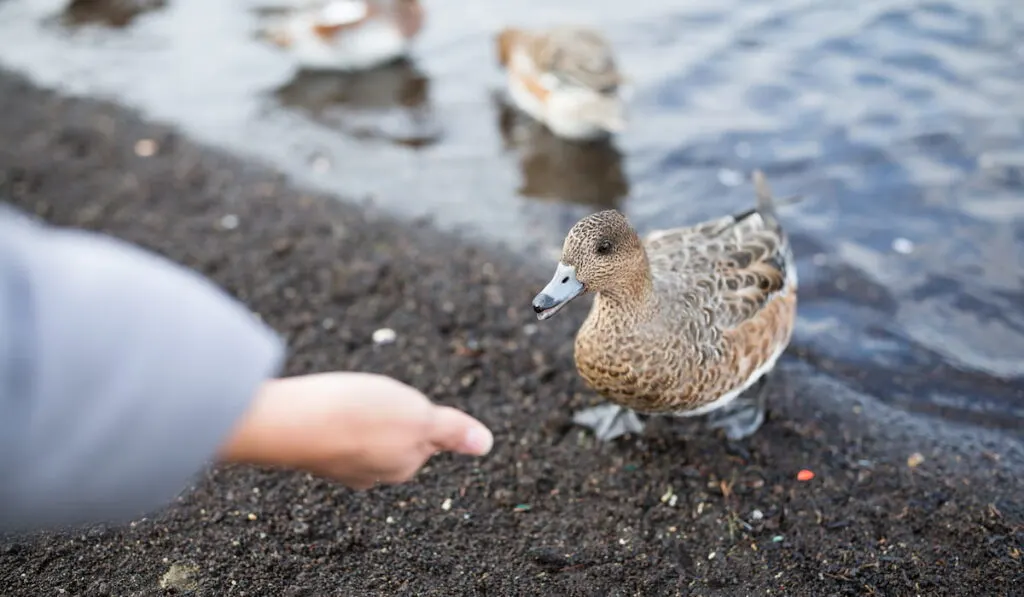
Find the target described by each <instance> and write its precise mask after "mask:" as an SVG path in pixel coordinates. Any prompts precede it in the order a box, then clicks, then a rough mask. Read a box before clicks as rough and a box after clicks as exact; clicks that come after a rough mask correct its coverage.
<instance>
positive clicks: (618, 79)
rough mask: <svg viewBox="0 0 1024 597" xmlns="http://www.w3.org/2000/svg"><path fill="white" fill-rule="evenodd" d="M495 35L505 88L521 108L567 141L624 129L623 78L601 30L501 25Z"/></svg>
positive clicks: (597, 137)
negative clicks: (599, 31)
mask: <svg viewBox="0 0 1024 597" xmlns="http://www.w3.org/2000/svg"><path fill="white" fill-rule="evenodd" d="M496 39H497V54H498V63H499V65H500V66H501V67H502V68H503V69H504V72H505V79H506V81H505V87H506V90H507V92H508V96H509V99H510V100H511V102H512V104H513V105H515V107H516V108H518V109H519V110H520V111H522V112H524V113H525V114H527V115H529V116H530V117H532V118H533V119H535V120H537V121H539V122H541V123H542V124H544V125H545V126H546V127H547V128H548V129H549V130H551V132H552V133H554V134H555V135H556V136H558V137H560V138H562V139H565V140H569V141H594V140H601V139H608V138H609V137H610V136H612V135H614V134H618V133H621V132H623V131H624V130H625V128H626V116H625V99H624V97H623V96H624V94H623V93H622V91H623V84H624V83H625V77H624V76H623V75H622V73H621V72H620V71H619V67H618V64H617V62H616V59H615V56H614V54H613V51H612V48H611V45H610V44H609V42H608V41H607V40H606V39H605V38H604V37H603V36H602V35H601V34H600V33H598V32H597V31H594V30H592V29H589V28H584V27H572V26H559V27H553V28H550V29H544V30H538V31H527V30H524V29H520V28H517V27H506V28H504V29H502V30H501V31H500V32H499V33H498V35H497V38H496Z"/></svg>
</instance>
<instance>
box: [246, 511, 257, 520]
mask: <svg viewBox="0 0 1024 597" xmlns="http://www.w3.org/2000/svg"><path fill="white" fill-rule="evenodd" d="M248 518H249V520H256V515H255V514H253V513H252V512H250V513H249V516H248Z"/></svg>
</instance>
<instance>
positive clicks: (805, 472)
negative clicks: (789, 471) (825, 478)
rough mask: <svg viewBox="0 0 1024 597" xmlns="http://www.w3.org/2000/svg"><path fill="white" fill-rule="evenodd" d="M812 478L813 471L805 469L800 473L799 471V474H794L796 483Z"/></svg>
mask: <svg viewBox="0 0 1024 597" xmlns="http://www.w3.org/2000/svg"><path fill="white" fill-rule="evenodd" d="M813 478H814V472H813V471H809V470H807V469H803V470H802V471H800V472H799V473H797V474H796V480H797V481H810V480H811V479H813Z"/></svg>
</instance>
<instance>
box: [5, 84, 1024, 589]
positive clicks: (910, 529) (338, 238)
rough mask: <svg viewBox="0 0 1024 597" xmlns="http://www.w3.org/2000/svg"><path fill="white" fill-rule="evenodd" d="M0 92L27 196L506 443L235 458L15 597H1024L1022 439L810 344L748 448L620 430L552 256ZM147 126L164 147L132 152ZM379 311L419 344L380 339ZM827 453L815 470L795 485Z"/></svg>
mask: <svg viewBox="0 0 1024 597" xmlns="http://www.w3.org/2000/svg"><path fill="white" fill-rule="evenodd" d="M0 104H2V105H3V106H4V109H3V110H2V111H0V137H3V138H4V139H5V146H4V147H2V148H0V174H3V178H0V193H2V194H3V195H4V199H5V200H11V201H12V203H13V204H14V205H15V206H16V207H19V208H22V209H27V210H30V211H32V212H34V213H36V214H37V215H39V216H41V217H43V218H44V219H46V220H48V221H50V222H53V223H55V224H58V225H63V226H74V227H81V228H87V229H92V230H97V231H100V232H104V233H109V234H113V235H115V236H118V237H120V238H123V239H126V240H129V241H131V242H135V243H137V244H140V245H142V246H145V247H147V248H149V249H151V250H155V251H157V252H159V253H161V254H164V255H165V256H168V257H170V258H171V259H173V260H175V261H177V262H179V263H183V264H185V265H187V266H189V267H192V268H194V269H197V270H199V271H201V272H203V273H205V274H206V275H208V276H210V277H211V278H212V279H214V280H215V281H216V282H217V283H218V284H219V285H221V286H222V287H223V288H225V289H227V290H228V292H230V293H232V294H233V295H235V296H237V297H238V298H240V299H241V300H242V301H244V302H245V303H247V304H248V305H249V306H250V308H252V309H253V310H254V311H255V312H257V313H259V314H260V315H261V316H262V317H263V318H264V320H265V321H267V322H268V323H269V324H270V325H272V326H273V327H274V328H275V329H277V330H278V331H279V332H280V333H282V334H284V335H285V336H286V337H287V338H288V341H289V346H290V356H289V360H288V364H287V373H289V374H297V373H306V372H313V371H324V370H330V369H339V368H340V369H363V370H369V371H376V372H380V373H386V374H389V375H392V376H395V377H397V378H399V379H401V380H402V381H405V382H407V383H411V384H412V385H415V386H416V387H418V388H420V389H421V390H423V391H425V392H426V393H428V395H431V396H432V397H433V398H434V399H435V400H437V401H438V402H442V403H445V404H451V405H453V406H457V407H460V408H463V409H465V410H467V411H468V412H470V413H471V414H473V415H474V416H477V417H479V418H480V419H481V420H483V421H484V422H485V423H486V424H488V425H490V426H491V427H492V429H494V431H495V437H496V443H495V449H494V451H493V452H492V454H491V455H490V456H488V457H487V458H485V459H482V460H480V461H472V460H469V459H464V458H456V457H451V456H444V457H440V458H437V459H435V460H434V461H432V462H431V463H429V464H428V467H427V468H426V469H424V471H423V472H422V474H421V475H420V476H419V478H418V479H417V481H416V482H414V483H412V484H409V485H405V486H400V487H393V488H386V489H379V490H373V491H370V492H367V493H363V494H357V493H354V492H350V491H347V490H344V489H342V488H339V487H337V486H335V485H332V484H330V483H327V482H325V481H322V480H318V479H312V478H310V477H308V476H307V475H303V474H296V473H284V472H274V471H263V470H255V469H251V468H244V467H243V468H222V469H217V470H214V471H211V472H210V473H209V474H207V475H205V478H203V479H202V480H201V481H200V482H199V483H198V486H197V487H196V488H195V489H194V490H193V491H191V492H187V493H186V494H184V495H183V496H182V497H181V498H179V500H178V501H177V503H176V504H174V505H173V506H172V507H171V508H169V509H168V510H166V511H163V512H160V513H156V514H154V516H153V517H150V518H146V519H143V520H140V521H138V522H136V523H134V524H133V525H130V526H128V527H125V528H113V529H93V530H91V531H87V532H84V531H83V532H79V531H76V532H72V533H70V534H66V535H52V534H46V535H40V536H37V537H32V538H20V539H17V540H14V541H13V542H11V543H7V544H3V543H0V586H5V587H9V591H10V592H9V593H7V594H9V595H39V594H45V593H52V592H53V591H55V590H57V589H60V588H63V589H64V590H66V591H67V592H68V594H106V593H111V592H113V593H127V592H131V593H140V592H141V593H143V594H158V595H162V594H172V593H171V592H169V590H165V589H161V588H160V580H161V578H163V577H164V575H165V574H166V573H167V572H168V569H169V568H170V567H171V566H178V567H179V571H180V570H191V571H192V572H191V573H189V574H186V576H188V577H189V578H190V579H191V580H190V581H189V582H190V583H192V585H194V590H195V591H196V594H198V595H222V594H232V595H234V594H243V593H244V594H275V595H278V594H280V595H296V596H297V595H319V594H324V593H325V592H327V593H329V594H338V591H342V593H341V594H353V595H368V594H417V595H448V596H450V595H485V594H501V595H512V594H545V595H595V594H601V595H605V594H607V595H620V594H621V595H632V594H637V593H642V594H645V595H663V594H664V595H677V594H678V595H689V594H694V595H733V594H737V595H739V594H757V595H767V594H786V595H790V594H815V595H825V594H830V595H831V594H862V593H864V592H867V591H869V590H875V591H878V592H880V593H882V594H887V595H889V594H915V593H919V594H928V595H946V594H949V595H959V594H966V593H965V591H967V592H968V593H970V594H986V595H1008V594H1011V590H1012V589H1013V587H1014V586H1019V583H1022V582H1024V553H1021V549H1022V545H1021V542H1022V541H1024V505H1022V504H1021V500H1020V499H1019V496H1020V495H1024V475H1021V474H1020V471H1022V470H1024V447H1022V444H1021V442H1019V441H1015V440H1013V439H1012V438H1011V437H1009V435H1008V434H1001V433H998V432H989V431H984V430H979V431H977V432H975V431H974V430H973V429H968V428H958V427H957V426H954V425H949V424H945V423H935V422H931V421H927V420H922V419H920V418H918V417H914V416H912V415H909V414H907V413H904V412H902V411H899V410H897V409H895V408H893V407H890V406H888V405H885V404H883V403H881V402H880V401H878V400H876V399H873V398H869V397H864V396H857V395H855V394H854V393H853V392H851V391H849V390H846V389H845V388H843V387H842V386H840V385H839V384H837V383H835V382H832V381H830V380H828V379H827V378H825V377H824V376H822V375H820V374H817V373H814V372H813V371H812V370H811V369H810V367H809V366H808V365H806V364H804V363H801V362H799V361H797V360H796V359H795V358H794V357H793V356H792V355H789V357H788V358H786V357H784V358H783V360H782V362H781V363H782V364H781V366H780V370H779V374H778V375H776V376H775V377H776V379H775V380H773V382H772V384H773V386H774V387H773V389H772V390H771V394H770V398H769V404H770V406H769V408H770V410H771V412H770V414H769V420H768V421H767V422H766V423H765V426H764V427H763V428H762V429H761V430H760V431H759V432H758V433H757V434H755V436H754V437H752V438H750V440H748V441H747V442H745V445H746V447H747V448H748V450H749V452H750V461H747V460H745V459H744V458H741V457H738V456H736V455H732V454H729V453H727V452H726V451H725V449H724V447H723V444H722V442H721V441H720V440H719V439H717V438H715V437H711V436H708V435H707V434H706V433H703V432H701V431H700V430H699V428H698V427H697V424H695V423H694V424H687V423H676V422H667V421H657V422H652V424H651V425H650V426H649V429H648V431H647V433H646V434H645V435H644V436H643V437H642V438H631V439H629V440H626V441H622V442H617V443H614V444H612V445H610V446H596V445H595V444H594V441H593V439H592V438H591V437H589V436H588V435H587V434H584V433H583V431H582V430H580V429H578V428H575V427H572V426H571V425H570V424H569V418H570V413H571V411H572V410H574V409H576V408H579V407H580V406H582V405H583V404H584V402H593V401H594V400H595V397H594V396H593V395H592V393H591V392H589V391H587V390H586V388H585V387H584V386H583V384H582V382H580V381H579V379H578V377H577V375H576V372H575V370H574V368H573V366H572V355H571V351H572V343H571V341H570V339H571V337H572V334H573V333H574V332H575V329H576V326H578V324H579V323H580V321H582V319H583V317H584V316H585V314H586V307H587V305H586V303H588V302H589V301H586V302H585V303H584V304H582V305H574V306H573V308H572V309H567V310H566V311H565V312H564V313H562V314H560V316H559V317H558V318H555V319H552V320H550V321H547V322H544V324H543V325H534V324H536V322H535V320H534V318H533V314H532V311H531V310H530V309H529V301H530V299H531V298H532V295H533V293H534V292H535V290H536V289H537V288H539V287H540V286H541V285H543V282H544V281H545V280H544V279H543V275H542V274H543V272H539V271H537V270H538V269H539V268H538V266H537V264H530V263H520V262H519V261H517V256H513V255H511V254H509V255H503V254H502V253H501V251H500V250H499V249H497V248H493V247H492V248H484V247H479V246H474V245H472V244H468V243H465V242H463V241H460V240H459V239H457V238H455V237H453V236H450V235H446V234H443V233H441V232H438V231H436V230H434V229H433V228H431V226H430V225H429V224H423V225H416V224H410V223H402V222H400V221H398V220H396V219H393V218H391V217H390V216H387V215H384V214H382V213H380V212H378V211H376V210H374V209H372V208H366V207H359V206H356V205H350V204H347V203H343V202H341V201H337V200H335V199H333V198H330V197H328V196H326V195H324V194H322V193H317V192H312V191H303V190H300V189H297V188H295V187H294V186H293V185H292V184H291V183H290V182H289V181H288V180H287V178H286V177H285V176H284V175H282V174H280V173H277V172H274V171H273V170H271V169H270V168H269V167H267V166H266V165H261V164H255V163H252V162H244V161H241V160H238V159H235V158H232V157H229V156H226V155H224V154H223V153H219V152H217V151H214V150H210V149H207V148H203V147H200V146H198V145H196V144H194V143H192V142H190V141H188V140H187V139H185V138H183V137H181V136H180V135H179V134H177V133H175V132H174V131H173V130H172V129H171V128H169V127H165V126H161V125H153V124H147V123H145V122H143V121H142V120H140V119H139V118H138V117H137V116H136V115H135V114H134V113H133V112H131V111H128V110H125V109H123V108H119V107H117V106H114V105H112V104H108V103H103V102H98V101H93V100H87V99H69V98H61V97H60V96H59V95H58V94H56V93H53V92H50V91H43V90H40V89H37V88H36V87H34V86H33V85H32V84H30V83H28V82H27V80H26V79H23V78H21V77H20V76H17V75H12V74H9V73H7V72H5V71H2V70H0ZM140 139H152V140H154V141H155V142H156V147H157V151H156V153H155V154H154V155H152V156H150V157H140V156H138V155H136V153H135V150H134V147H135V144H136V142H137V141H138V140H140ZM4 173H6V174H4ZM228 216H233V217H234V218H233V219H232V218H228ZM232 222H235V223H237V226H231V225H230V224H231V223H232ZM226 224H227V225H226ZM379 327H390V328H392V329H394V330H396V332H397V333H398V340H397V341H396V343H394V344H392V345H389V346H381V347H378V346H374V345H373V343H372V341H371V340H370V336H371V335H372V332H373V330H375V329H377V328H379ZM811 400H813V404H812V403H811V402H810V401H811ZM914 453H920V454H921V455H922V456H923V457H924V461H923V462H922V463H921V464H920V465H918V466H916V467H913V468H911V467H909V466H908V463H907V459H908V458H909V457H910V456H911V455H912V454H914ZM803 468H807V469H810V470H812V471H814V472H815V473H816V477H815V479H814V480H813V481H811V482H808V483H800V482H798V481H796V479H795V476H796V473H797V471H798V470H800V469H803ZM666 496H668V497H666ZM673 496H674V498H673ZM448 499H450V500H451V501H452V507H451V508H450V509H443V508H442V503H445V500H448ZM523 505H527V506H529V508H525V507H523ZM755 512H759V513H760V516H756V515H755V514H754V513H755ZM250 515H255V518H254V519H253V518H252V516H250ZM389 520H390V521H391V522H389ZM83 533H84V534H83ZM779 537H781V540H778V539H777V538H779ZM1015 553H1016V554H1017V555H1014V554H1015ZM23 574H24V575H25V576H22V575H23ZM1015 583H1017V584H1016V585H1015ZM192 585H190V586H192ZM978 587H985V589H984V590H986V591H991V592H986V593H978V592H977V591H978ZM869 588H870V589H869Z"/></svg>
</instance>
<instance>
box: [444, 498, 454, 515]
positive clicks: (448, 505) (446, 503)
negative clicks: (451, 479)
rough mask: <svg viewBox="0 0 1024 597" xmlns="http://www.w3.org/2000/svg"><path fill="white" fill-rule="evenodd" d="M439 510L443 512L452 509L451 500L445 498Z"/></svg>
mask: <svg viewBox="0 0 1024 597" xmlns="http://www.w3.org/2000/svg"><path fill="white" fill-rule="evenodd" d="M441 509H442V510H444V511H445V512H447V511H449V510H451V509H452V498H445V500H444V503H443V504H441Z"/></svg>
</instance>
